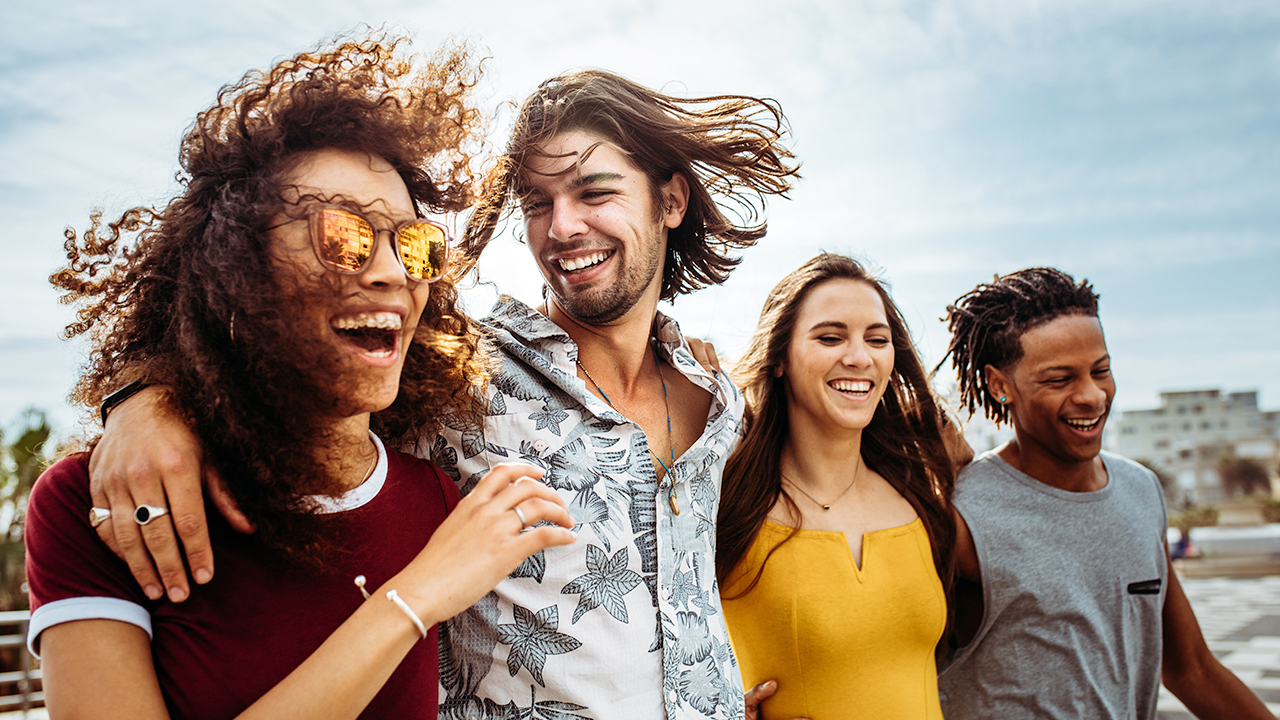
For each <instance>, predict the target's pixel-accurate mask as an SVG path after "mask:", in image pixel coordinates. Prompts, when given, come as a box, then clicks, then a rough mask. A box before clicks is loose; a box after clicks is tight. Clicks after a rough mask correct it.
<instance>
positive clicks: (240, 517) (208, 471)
mask: <svg viewBox="0 0 1280 720" xmlns="http://www.w3.org/2000/svg"><path fill="white" fill-rule="evenodd" d="M204 486H205V490H207V491H208V492H209V499H210V500H212V501H213V506H214V507H216V508H218V512H219V513H220V514H221V515H222V517H223V518H225V519H226V521H227V524H228V525H230V526H231V529H232V530H235V531H236V532H241V533H246V534H247V533H251V532H253V531H254V530H256V529H257V528H256V527H254V525H253V523H251V522H249V518H247V517H245V515H244V513H243V512H240V506H239V505H236V501H235V499H234V498H232V497H231V492H230V491H228V490H227V485H226V483H224V482H222V476H221V475H219V474H218V471H217V470H214V469H213V468H208V467H206V468H205V471H204Z"/></svg>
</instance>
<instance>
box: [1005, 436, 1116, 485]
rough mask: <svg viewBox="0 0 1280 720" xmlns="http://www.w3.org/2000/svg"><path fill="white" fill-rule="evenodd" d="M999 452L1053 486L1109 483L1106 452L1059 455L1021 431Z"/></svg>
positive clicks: (1021, 468) (1006, 460)
mask: <svg viewBox="0 0 1280 720" xmlns="http://www.w3.org/2000/svg"><path fill="white" fill-rule="evenodd" d="M1014 432H1015V436H1014V438H1013V439H1012V440H1010V441H1009V442H1007V443H1005V444H1004V447H1001V448H1000V449H999V450H997V451H996V452H997V453H998V454H999V455H1000V457H1001V459H1003V460H1004V461H1005V462H1007V463H1009V464H1010V465H1012V466H1013V467H1015V468H1017V469H1018V470H1020V471H1022V472H1023V473H1026V474H1027V475H1029V476H1031V477H1033V478H1035V479H1036V480H1038V481H1039V482H1042V483H1044V484H1045V485H1048V486H1050V487H1055V488H1058V489H1059V490H1066V491H1068V492H1094V491H1095V490H1101V489H1102V488H1104V487H1106V486H1107V469H1106V467H1105V466H1104V465H1103V464H1102V456H1101V455H1095V456H1093V457H1092V458H1089V459H1087V460H1072V459H1063V458H1060V457H1057V456H1055V455H1053V454H1051V453H1049V452H1048V451H1046V450H1045V449H1044V448H1043V447H1041V446H1040V444H1039V443H1037V442H1035V441H1034V440H1031V439H1028V438H1025V437H1021V436H1019V435H1017V434H1016V433H1017V426H1016V425H1015V426H1014Z"/></svg>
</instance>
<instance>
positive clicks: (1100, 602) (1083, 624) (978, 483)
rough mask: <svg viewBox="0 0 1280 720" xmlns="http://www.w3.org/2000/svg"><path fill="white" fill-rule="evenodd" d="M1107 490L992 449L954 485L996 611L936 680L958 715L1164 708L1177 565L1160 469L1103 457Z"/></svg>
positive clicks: (1083, 714)
mask: <svg viewBox="0 0 1280 720" xmlns="http://www.w3.org/2000/svg"><path fill="white" fill-rule="evenodd" d="M1102 461H1103V464H1104V466H1105V467H1106V470H1107V478H1108V481H1107V486H1106V487H1105V488H1103V489H1101V490H1098V491H1097V492H1090V493H1074V492H1067V491H1064V490H1059V489H1057V488H1053V487H1050V486H1048V485H1045V484H1044V483H1041V482H1039V481H1037V480H1035V479H1034V478H1032V477H1030V476H1028V475H1026V474H1024V473H1022V472H1019V471H1018V470H1016V469H1014V467H1013V466H1011V465H1009V464H1008V463H1007V462H1005V461H1004V460H1002V459H1000V457H999V456H998V455H996V453H995V451H991V452H988V453H985V454H983V455H982V456H981V457H979V458H978V459H977V460H975V461H974V462H973V463H971V464H970V465H969V466H968V467H967V468H965V470H964V471H963V472H962V473H961V474H960V477H959V478H958V479H957V481H956V492H955V504H956V508H957V509H958V510H959V511H960V514H961V515H962V516H964V519H965V522H966V523H968V525H969V530H970V532H972V534H973V542H974V545H975V547H976V548H977V551H978V561H979V563H980V565H981V568H982V592H983V599H984V607H985V612H984V615H983V619H982V624H981V626H980V627H979V628H978V632H977V634H976V635H974V638H973V640H972V641H970V643H969V644H968V645H967V646H965V647H963V648H960V649H959V650H957V651H956V653H955V655H954V657H953V658H951V659H950V660H949V661H944V664H943V665H942V672H941V674H940V675H939V677H938V690H939V694H940V696H941V700H942V711H943V714H944V715H945V716H946V717H949V718H1015V717H1035V718H1062V719H1063V720H1067V719H1070V720H1078V719H1079V718H1117V719H1120V718H1124V719H1128V718H1140V719H1142V720H1148V719H1151V718H1155V716H1156V698H1157V695H1158V693H1159V690H1160V654H1161V628H1160V620H1161V612H1162V610H1163V608H1164V596H1165V587H1166V575H1167V572H1168V562H1167V560H1166V558H1165V550H1164V538H1165V528H1166V522H1167V520H1166V516H1165V505H1164V493H1163V492H1162V491H1161V489H1160V482H1159V481H1158V480H1157V479H1156V477H1155V475H1154V474H1153V473H1151V472H1150V471H1149V470H1147V469H1146V468H1144V467H1142V466H1141V465H1139V464H1137V463H1135V462H1133V461H1131V460H1126V459H1125V458H1122V457H1120V456H1118V455H1112V454H1110V453H1105V452H1104V453H1102Z"/></svg>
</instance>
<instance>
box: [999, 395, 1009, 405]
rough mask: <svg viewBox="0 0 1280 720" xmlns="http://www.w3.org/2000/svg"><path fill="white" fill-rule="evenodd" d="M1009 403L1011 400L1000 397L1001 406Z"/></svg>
mask: <svg viewBox="0 0 1280 720" xmlns="http://www.w3.org/2000/svg"><path fill="white" fill-rule="evenodd" d="M1007 402H1009V398H1007V397H1005V396H1003V395H1001V396H1000V404H1001V405H1003V404H1005V403H1007Z"/></svg>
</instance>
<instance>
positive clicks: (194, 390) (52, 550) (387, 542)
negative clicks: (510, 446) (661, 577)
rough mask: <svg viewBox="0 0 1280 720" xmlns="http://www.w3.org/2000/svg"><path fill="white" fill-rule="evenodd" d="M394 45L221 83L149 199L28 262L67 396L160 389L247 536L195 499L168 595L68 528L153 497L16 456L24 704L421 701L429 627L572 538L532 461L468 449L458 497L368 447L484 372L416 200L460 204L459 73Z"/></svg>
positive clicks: (71, 709)
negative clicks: (33, 656) (59, 251)
mask: <svg viewBox="0 0 1280 720" xmlns="http://www.w3.org/2000/svg"><path fill="white" fill-rule="evenodd" d="M401 42H402V41H399V40H397V39H395V38H386V37H372V38H363V39H352V40H339V41H337V42H335V43H333V44H330V45H327V46H322V47H321V48H320V49H318V50H317V51H315V52H312V53H304V54H301V55H298V56H297V57H294V58H291V59H288V60H284V61H282V62H280V63H278V64H276V65H275V66H274V67H272V68H271V69H270V70H268V71H265V72H261V73H258V72H254V73H250V74H248V75H246V76H245V77H244V79H243V80H241V81H240V83H238V84H236V85H232V86H228V87H226V88H224V89H223V90H222V92H221V93H220V94H219V96H218V102H217V103H216V104H215V105H214V106H213V107H212V108H210V109H209V110H207V111H205V112H203V113H201V115H200V116H199V117H198V118H197V119H196V122H195V124H194V126H193V127H192V129H191V130H190V131H189V132H188V133H187V135H186V137H185V138H184V140H183V144H182V154H181V162H182V167H183V175H182V177H181V181H182V191H181V193H180V194H179V195H178V196H177V197H175V198H173V199H172V200H171V201H170V202H169V204H168V205H167V206H166V207H165V208H164V209H162V210H151V209H148V208H136V209H134V210H130V211H128V212H126V213H125V214H124V215H123V216H122V217H121V218H120V219H119V220H118V221H116V222H115V223H112V224H110V225H107V226H105V227H104V226H103V224H102V223H101V222H100V221H99V218H98V217H97V216H95V217H94V218H93V221H92V227H91V228H90V229H89V230H87V231H85V232H83V233H81V234H80V236H79V237H77V236H76V234H75V233H74V232H73V231H71V230H68V231H67V244H66V248H67V255H68V259H69V265H68V267H67V268H66V269H64V270H62V271H60V272H59V273H57V274H56V275H55V276H54V278H53V281H54V284H55V285H57V286H58V287H59V288H61V289H62V290H63V292H64V300H66V301H68V302H72V303H76V304H78V305H79V306H80V312H79V321H78V322H77V323H75V324H73V325H72V326H70V327H69V328H68V330H67V333H68V335H71V336H75V335H80V334H88V336H89V337H90V338H91V340H92V341H93V355H92V356H91V362H90V366H89V368H88V369H87V371H86V373H85V377H84V378H82V380H81V383H80V385H79V387H78V388H77V392H76V398H77V399H78V400H80V401H82V402H84V403H85V404H86V405H90V406H92V405H95V404H97V402H98V401H99V400H101V399H102V398H101V395H102V392H101V390H100V388H102V387H108V386H110V385H112V384H118V383H119V382H120V380H121V379H122V378H121V375H122V374H124V373H125V372H130V373H133V374H135V375H138V374H141V375H142V376H143V377H145V378H146V379H147V380H149V381H151V382H154V383H157V384H162V385H163V386H165V387H166V388H167V390H166V395H167V400H166V407H167V408H168V411H169V412H173V413H176V414H178V415H179V416H180V418H181V419H182V420H183V421H184V422H185V423H186V424H187V426H188V427H190V428H191V430H192V431H193V432H194V434H195V436H196V437H197V438H198V439H199V441H200V443H201V447H202V448H203V452H204V456H203V459H204V462H205V463H207V464H208V465H209V467H210V468H211V469H213V470H216V471H217V472H218V473H219V475H220V476H221V477H222V479H223V481H224V482H225V483H226V485H227V488H228V491H229V492H230V494H231V496H232V499H233V500H234V501H235V502H236V503H237V505H238V506H239V507H240V508H241V510H243V512H244V513H245V515H246V516H247V517H248V518H249V520H250V521H252V523H253V524H254V525H255V526H256V531H255V532H254V533H253V534H251V535H245V534H241V533H237V532H235V531H233V530H232V529H231V528H230V527H229V526H228V525H227V524H226V523H222V522H220V518H219V517H218V516H217V515H216V514H211V515H210V517H211V518H212V519H213V521H214V524H213V526H212V527H211V531H210V535H211V537H212V545H213V547H214V549H215V550H216V552H217V556H218V563H219V568H220V572H219V573H218V574H217V576H216V577H213V578H212V579H211V580H210V581H209V582H208V583H206V584H203V585H200V586H197V587H196V588H195V589H194V590H193V591H192V592H191V593H190V596H189V597H185V595H184V597H182V598H176V599H177V600H183V599H185V602H182V603H178V602H174V601H172V600H171V599H169V598H164V597H162V595H161V593H160V591H159V589H158V588H157V589H155V591H154V592H146V591H145V590H144V589H143V588H139V587H138V586H137V585H136V584H135V583H134V581H133V578H132V575H131V573H130V568H129V566H128V565H126V564H125V562H124V561H122V560H120V559H118V558H116V557H115V556H114V555H113V554H112V553H111V552H110V550H109V549H108V548H107V547H106V546H105V545H104V544H103V543H102V542H101V541H100V540H99V538H98V536H97V534H96V531H95V529H94V528H96V527H98V526H99V525H101V524H102V523H113V524H121V523H129V524H134V523H136V525H138V526H145V525H148V524H149V523H151V522H152V521H153V520H155V519H156V518H162V519H163V521H167V520H168V518H163V516H164V515H166V514H168V513H169V508H168V507H167V503H166V499H165V497H164V496H163V495H161V496H159V497H134V498H132V499H131V501H130V502H129V503H128V505H129V507H130V510H131V512H130V513H129V514H124V513H120V512H119V511H118V509H117V510H114V511H113V510H111V509H108V508H102V507H94V503H93V502H92V500H91V497H90V493H89V479H88V472H87V465H88V455H87V453H81V454H77V455H72V456H70V457H67V458H65V459H63V460H62V461H60V462H59V463H57V464H56V465H54V466H53V467H52V468H50V469H49V470H48V471H47V472H46V473H45V474H44V475H43V476H41V478H40V480H39V481H38V482H37V483H36V486H35V489H34V490H33V491H32V494H31V500H30V504H29V507H28V515H27V526H26V530H27V534H26V540H27V552H28V579H29V584H30V588H31V596H32V606H33V608H34V611H33V614H32V618H31V629H30V642H31V645H32V648H33V651H37V652H39V653H40V655H41V657H42V660H43V671H44V687H45V693H46V700H47V703H48V706H49V711H50V714H51V717H53V718H83V717H93V718H121V719H125V718H128V719H134V718H147V719H155V720H160V719H162V718H168V717H170V716H171V715H172V716H175V717H182V718H210V719H216V718H230V717H264V718H273V719H276V718H288V717H305V718H334V719H335V720H337V719H343V718H346V719H350V718H356V717H367V718H386V717H390V718H424V719H425V718H435V717H436V703H437V699H436V695H437V693H436V686H437V685H436V684H437V679H436V678H437V648H436V637H435V636H436V625H437V624H438V623H439V622H441V621H443V620H445V619H447V618H449V617H451V616H453V615H454V614H456V613H458V612H461V611H462V610H464V609H466V608H467V607H469V606H470V605H471V604H472V603H473V602H474V601H475V600H477V599H479V598H480V597H481V596H483V595H484V593H486V592H488V591H489V590H491V589H492V588H493V587H494V585H496V584H497V582H498V581H499V580H501V579H502V578H503V577H505V576H506V575H507V574H508V573H509V572H511V571H512V570H513V569H514V568H515V567H516V566H517V565H519V564H520V562H521V561H522V560H523V559H524V558H526V557H527V556H528V555H530V554H532V553H534V552H538V551H540V550H542V549H544V548H546V547H549V546H552V545H564V544H567V543H570V542H573V538H574V536H573V534H572V532H571V531H569V530H568V529H566V528H568V527H571V526H572V524H573V521H572V520H571V519H570V517H569V515H568V512H567V511H566V509H565V507H564V503H563V502H562V501H560V500H559V499H558V498H557V496H556V495H555V493H553V492H552V491H551V490H550V489H549V488H547V487H545V486H543V485H542V484H541V483H538V482H536V481H535V480H534V479H533V478H536V477H539V476H540V475H541V473H540V472H539V471H537V470H535V469H534V468H531V467H528V466H522V465H511V466H498V467H495V468H494V469H493V470H492V472H490V473H489V474H488V475H486V476H485V477H484V478H483V479H482V480H480V481H479V483H477V485H476V487H475V488H474V489H473V490H472V492H471V493H470V494H469V495H468V496H467V498H466V499H465V500H461V501H459V499H458V493H457V489H456V488H455V486H454V484H453V483H452V481H450V480H449V479H448V478H447V477H446V476H445V475H444V474H443V473H442V472H441V471H440V470H439V469H437V468H436V467H435V466H434V465H431V464H430V463H427V462H424V461H421V460H417V459H414V458H412V457H410V456H408V455H405V454H403V453H399V452H396V451H395V450H394V449H393V448H395V447H397V446H402V445H404V444H405V443H406V442H410V441H412V440H413V439H415V438H418V437H420V436H422V435H423V434H424V433H425V434H428V435H429V434H431V432H432V431H433V429H435V428H438V427H439V424H440V422H441V418H442V417H445V416H446V415H447V416H450V417H452V418H454V421H455V422H457V421H465V420H466V419H467V418H469V417H470V418H474V417H476V416H477V415H478V412H477V408H476V407H475V403H476V402H477V401H476V398H477V397H478V396H479V394H478V393H477V392H476V389H477V384H478V383H480V382H482V381H483V379H484V376H485V373H484V369H485V366H484V363H483V362H482V361H481V357H480V354H479V348H478V343H477V340H476V334H475V332H474V329H473V327H472V324H471V321H470V320H468V319H467V318H466V317H465V316H463V315H462V314H461V312H460V311H459V310H458V309H457V308H456V307H455V302H456V299H457V291H456V289H455V288H454V286H453V280H452V279H453V277H455V274H453V273H451V272H450V271H449V269H448V266H447V240H448V233H447V231H446V229H445V227H444V226H443V225H441V224H439V223H438V222H436V221H433V220H429V219H426V218H425V217H424V215H426V214H431V215H436V216H438V215H439V214H440V213H444V212H457V211H460V210H463V209H464V208H466V207H468V206H469V204H470V203H471V202H472V200H473V198H474V195H475V192H474V187H475V186H476V185H478V178H477V177H475V176H474V174H473V171H472V170H471V160H472V153H473V152H474V149H476V148H480V147H483V143H482V142H481V140H480V137H479V135H480V133H481V132H482V131H483V122H482V118H481V117H480V115H479V113H478V112H477V111H476V109H475V108H474V106H473V105H472V104H471V103H470V100H469V97H468V95H469V91H470V88H472V87H473V86H474V85H475V82H476V79H477V77H476V76H477V74H478V69H477V68H476V67H475V66H474V64H473V63H472V62H471V61H470V60H469V58H468V57H467V53H466V52H465V50H462V49H445V50H444V51H442V52H440V53H439V54H438V55H437V56H435V57H433V58H421V57H415V56H410V55H408V54H407V53H405V52H403V51H402V50H401V49H400V48H399V47H398V46H399V45H401ZM130 239H132V241H133V242H128V240H130ZM126 387H133V388H136V387H138V386H137V385H130V386H126ZM118 397H119V396H118V395H117V398H118ZM108 404H110V402H107V403H104V407H105V406H106V405H108ZM104 415H105V410H104ZM375 433H376V434H375ZM383 441H385V445H384V442H383ZM134 506H136V510H134ZM113 513H114V514H113ZM446 515H447V516H448V517H446ZM543 521H546V522H543ZM535 524H541V526H540V527H533V525H535ZM117 526H118V525H117ZM135 529H136V528H135ZM353 581H354V582H353ZM366 585H367V589H366ZM375 588H376V589H375ZM367 590H373V593H372V594H369V593H368V592H367Z"/></svg>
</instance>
